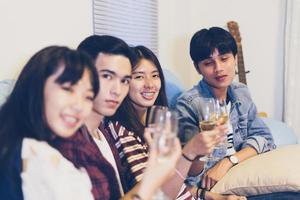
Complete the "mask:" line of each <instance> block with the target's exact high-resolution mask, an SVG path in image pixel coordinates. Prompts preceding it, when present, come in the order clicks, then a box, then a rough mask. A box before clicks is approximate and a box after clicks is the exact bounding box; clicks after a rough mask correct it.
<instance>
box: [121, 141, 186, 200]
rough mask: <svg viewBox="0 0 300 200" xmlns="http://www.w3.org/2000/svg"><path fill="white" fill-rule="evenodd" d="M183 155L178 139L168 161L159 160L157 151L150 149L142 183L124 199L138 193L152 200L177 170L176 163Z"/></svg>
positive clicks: (142, 197)
mask: <svg viewBox="0 0 300 200" xmlns="http://www.w3.org/2000/svg"><path fill="white" fill-rule="evenodd" d="M180 155H181V148H180V143H179V141H178V140H176V144H175V147H174V151H173V153H172V155H170V157H169V158H168V161H166V162H159V161H158V160H157V151H156V150H155V148H152V149H151V151H150V156H149V160H148V163H147V168H146V171H145V173H144V177H143V179H142V181H141V182H140V184H138V185H136V186H135V187H134V188H133V189H132V190H131V191H130V192H128V193H127V194H126V195H125V196H124V197H123V198H122V199H125V200H126V199H132V198H133V194H137V195H138V196H139V197H140V198H141V199H142V200H150V199H151V198H152V196H153V195H154V194H155V192H156V191H157V190H158V189H159V188H160V187H161V185H162V184H163V183H165V182H166V181H167V180H169V179H170V177H171V175H172V174H173V173H174V171H175V165H176V163H177V161H178V159H179V157H180Z"/></svg>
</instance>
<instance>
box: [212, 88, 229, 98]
mask: <svg viewBox="0 0 300 200" xmlns="http://www.w3.org/2000/svg"><path fill="white" fill-rule="evenodd" d="M211 89H212V92H213V93H214V95H215V97H216V98H217V99H219V100H226V97H227V88H211Z"/></svg>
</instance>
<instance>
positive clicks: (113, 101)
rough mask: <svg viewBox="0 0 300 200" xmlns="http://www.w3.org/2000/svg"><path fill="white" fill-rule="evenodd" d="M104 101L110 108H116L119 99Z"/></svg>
mask: <svg viewBox="0 0 300 200" xmlns="http://www.w3.org/2000/svg"><path fill="white" fill-rule="evenodd" d="M105 102H106V104H107V105H108V107H110V108H116V107H117V106H118V105H119V101H115V100H106V101H105Z"/></svg>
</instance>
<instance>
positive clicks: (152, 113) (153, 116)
mask: <svg viewBox="0 0 300 200" xmlns="http://www.w3.org/2000/svg"><path fill="white" fill-rule="evenodd" d="M167 110H168V108H167V107H165V106H157V105H155V106H152V107H151V108H150V110H149V114H148V115H147V122H146V127H147V129H148V130H149V132H150V134H151V137H152V139H153V138H154V136H155V133H156V132H157V130H156V129H157V128H158V127H157V120H158V118H159V115H162V112H164V111H167Z"/></svg>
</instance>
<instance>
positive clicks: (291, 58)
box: [284, 0, 300, 139]
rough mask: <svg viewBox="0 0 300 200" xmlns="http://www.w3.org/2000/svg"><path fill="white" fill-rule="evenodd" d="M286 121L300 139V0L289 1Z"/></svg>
mask: <svg viewBox="0 0 300 200" xmlns="http://www.w3.org/2000/svg"><path fill="white" fill-rule="evenodd" d="M286 8H287V9H286V11H287V12H286V30H285V59H284V60H285V77H284V78H285V83H284V84H285V85H284V89H285V95H284V121H285V122H286V123H287V124H288V125H289V126H290V127H292V128H293V129H294V131H295V133H296V134H297V136H298V138H299V139H300V0H287V7H286Z"/></svg>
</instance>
